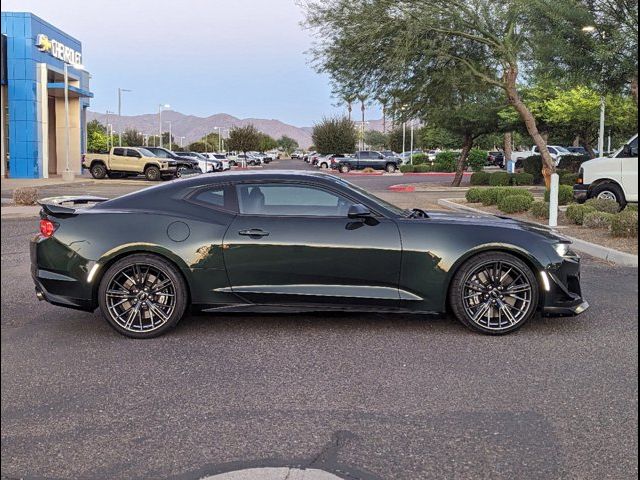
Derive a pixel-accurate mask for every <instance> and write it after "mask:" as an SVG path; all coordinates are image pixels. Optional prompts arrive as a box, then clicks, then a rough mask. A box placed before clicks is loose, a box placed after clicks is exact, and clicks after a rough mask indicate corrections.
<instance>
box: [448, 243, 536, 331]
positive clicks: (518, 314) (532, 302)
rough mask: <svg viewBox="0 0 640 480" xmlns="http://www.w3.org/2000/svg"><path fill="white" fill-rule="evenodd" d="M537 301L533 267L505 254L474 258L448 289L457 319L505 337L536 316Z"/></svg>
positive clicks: (489, 253)
mask: <svg viewBox="0 0 640 480" xmlns="http://www.w3.org/2000/svg"><path fill="white" fill-rule="evenodd" d="M498 266H499V267H498ZM497 272H500V273H497ZM492 276H493V279H492V278H490V277H492ZM498 278H499V279H500V281H498ZM538 298H539V286H538V281H537V280H536V275H535V274H534V273H533V271H532V270H531V268H529V266H528V265H527V264H526V263H524V262H523V261H522V260H520V259H519V258H518V257H515V256H513V255H510V254H508V253H503V252H486V253H480V254H478V255H475V256H473V257H471V258H470V259H469V260H467V261H466V262H465V263H464V264H463V265H462V266H461V267H460V268H459V269H458V271H457V272H456V274H455V275H454V277H453V280H452V282H451V285H450V287H449V305H450V306H451V310H452V311H453V313H454V314H455V316H456V317H457V318H458V320H460V322H462V324H464V325H465V326H466V327H468V328H470V329H471V330H473V331H476V332H480V333H485V334H488V335H504V334H506V333H510V332H513V331H515V330H517V329H519V328H520V327H522V326H523V325H524V324H525V323H526V322H527V321H528V320H529V319H530V318H531V317H533V316H534V315H535V313H536V309H537V306H538ZM485 313H486V314H487V315H485ZM476 317H477V318H476Z"/></svg>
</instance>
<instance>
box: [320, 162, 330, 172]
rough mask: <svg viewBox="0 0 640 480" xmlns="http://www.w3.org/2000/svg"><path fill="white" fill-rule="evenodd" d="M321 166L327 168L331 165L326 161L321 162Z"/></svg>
mask: <svg viewBox="0 0 640 480" xmlns="http://www.w3.org/2000/svg"><path fill="white" fill-rule="evenodd" d="M320 168H322V169H324V170H326V169H327V168H329V165H328V164H327V163H326V162H322V163H321V164H320Z"/></svg>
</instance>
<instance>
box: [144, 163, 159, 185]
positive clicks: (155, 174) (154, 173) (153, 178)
mask: <svg viewBox="0 0 640 480" xmlns="http://www.w3.org/2000/svg"><path fill="white" fill-rule="evenodd" d="M160 175H161V174H160V169H159V168H158V167H154V166H153V165H152V166H150V167H147V169H146V170H145V171H144V176H145V178H146V179H147V180H149V181H150V182H157V181H158V180H160Z"/></svg>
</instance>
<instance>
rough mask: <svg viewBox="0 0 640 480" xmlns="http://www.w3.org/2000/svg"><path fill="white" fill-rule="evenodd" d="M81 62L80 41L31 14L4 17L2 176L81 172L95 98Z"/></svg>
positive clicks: (23, 176) (38, 175) (19, 176)
mask: <svg viewBox="0 0 640 480" xmlns="http://www.w3.org/2000/svg"><path fill="white" fill-rule="evenodd" d="M82 63H83V58H82V44H81V43H80V41H78V40H76V39H75V38H73V37H71V36H70V35H68V34H66V33H64V32H63V31H62V30H59V29H58V28H56V27H54V26H53V25H51V24H49V23H47V22H45V21H44V20H42V19H41V18H39V17H37V16H36V15H33V14H31V13H22V12H2V80H1V83H2V176H6V177H11V178H47V177H49V176H52V175H62V174H63V173H64V172H65V171H66V170H69V171H72V172H73V173H75V174H76V175H78V174H80V173H81V168H82V167H81V157H82V152H84V151H85V145H86V112H87V108H88V107H89V100H90V98H91V97H93V94H92V93H91V92H90V90H89V78H90V75H89V74H88V72H87V71H86V70H84V68H83V66H82ZM65 72H66V79H67V81H66V82H65ZM65 92H66V95H65ZM65 97H66V99H65Z"/></svg>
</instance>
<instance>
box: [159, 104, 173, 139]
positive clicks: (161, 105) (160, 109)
mask: <svg viewBox="0 0 640 480" xmlns="http://www.w3.org/2000/svg"><path fill="white" fill-rule="evenodd" d="M167 108H171V105H169V104H168V103H160V104H159V105H158V124H159V125H160V146H161V147H162V110H165V109H167Z"/></svg>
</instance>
